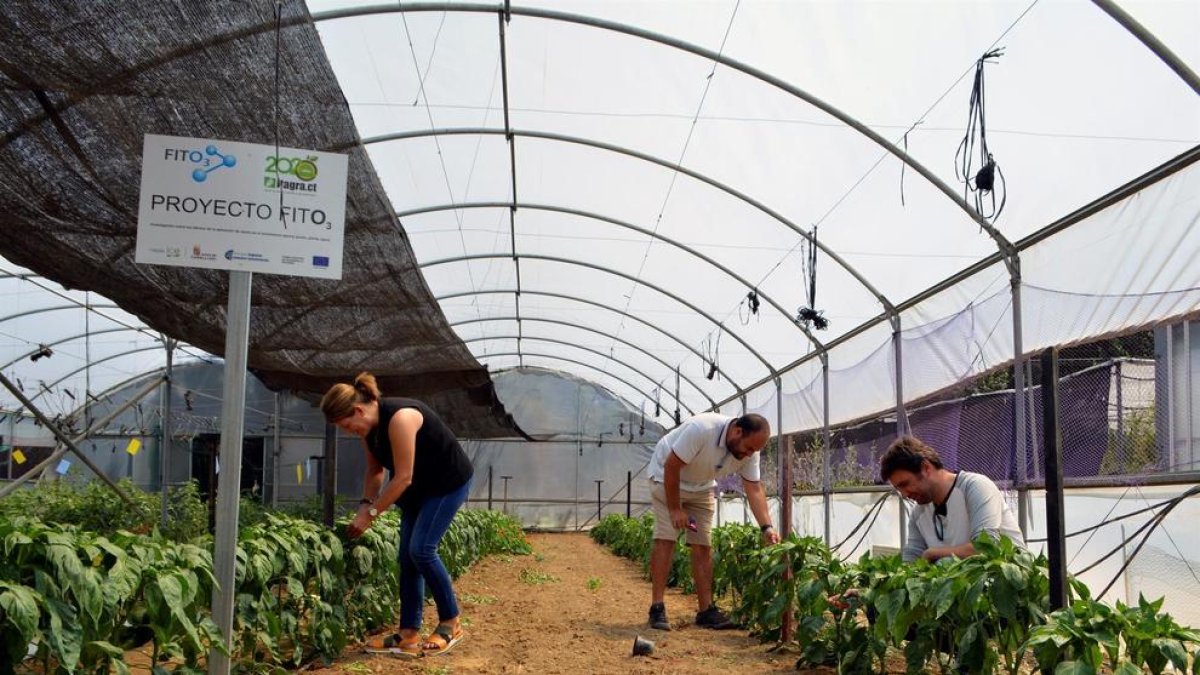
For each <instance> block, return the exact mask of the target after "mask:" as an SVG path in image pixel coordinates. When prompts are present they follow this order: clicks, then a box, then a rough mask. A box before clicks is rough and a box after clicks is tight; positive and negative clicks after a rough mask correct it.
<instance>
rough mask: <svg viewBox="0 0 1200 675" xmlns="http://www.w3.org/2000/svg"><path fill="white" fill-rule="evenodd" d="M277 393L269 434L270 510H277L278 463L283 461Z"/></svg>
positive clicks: (280, 417) (280, 419) (280, 418)
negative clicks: (271, 444) (270, 438)
mask: <svg viewBox="0 0 1200 675" xmlns="http://www.w3.org/2000/svg"><path fill="white" fill-rule="evenodd" d="M280 408H281V406H280V404H279V392H276V393H275V410H274V411H273V412H274V414H275V427H274V430H275V431H274V433H273V434H271V436H272V439H273V441H274V446H275V447H273V448H272V449H271V508H272V509H277V508H279V478H280V474H281V472H280V471H279V461H280V460H281V459H283V431H282V430H281V428H280V427H281V425H282V424H283V422H282V417H283V416H282V415H280V414H279V413H280Z"/></svg>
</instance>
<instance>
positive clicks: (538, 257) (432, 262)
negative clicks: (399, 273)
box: [417, 253, 778, 375]
mask: <svg viewBox="0 0 1200 675" xmlns="http://www.w3.org/2000/svg"><path fill="white" fill-rule="evenodd" d="M496 258H503V259H505V260H508V259H520V258H524V259H527V260H546V261H549V262H558V263H563V264H565V265H579V266H580V267H587V268H590V269H594V270H596V271H598V272H605V273H607V274H615V275H616V276H619V277H623V278H625V279H628V280H630V281H632V282H634V283H636V284H641V285H643V286H645V287H647V288H652V289H654V290H656V291H658V292H659V293H662V294H663V295H665V296H667V297H668V298H671V299H672V300H674V301H675V302H678V303H679V304H681V305H683V306H684V307H687V308H688V309H690V310H692V311H693V312H695V313H697V314H699V315H700V316H702V317H704V318H705V319H707V320H709V321H710V322H712V323H713V325H715V326H717V327H718V328H720V329H721V330H723V331H725V332H726V333H728V334H729V336H730V337H732V338H733V339H734V340H737V341H738V344H740V345H742V346H743V347H745V348H746V351H748V352H750V353H751V354H753V355H754V358H756V359H758V360H759V362H760V363H762V364H763V367H765V368H766V369H767V370H768V371H770V372H771V374H773V375H777V374H778V373H777V372H776V371H775V368H773V367H772V366H771V364H770V363H768V362H767V360H766V359H764V358H763V356H762V354H759V353H758V352H757V351H755V350H754V348H753V347H751V346H750V345H749V344H747V343H746V341H745V340H743V339H742V337H741V336H740V335H738V334H737V333H735V332H733V331H732V330H729V328H728V327H727V326H725V324H723V323H721V322H720V321H717V320H716V319H715V318H713V317H712V315H710V314H709V313H708V312H705V311H704V310H702V309H700V308H699V307H697V306H695V305H693V304H692V303H690V302H688V301H687V300H684V299H683V298H681V297H679V296H678V295H675V294H674V293H672V292H670V291H668V290H666V289H664V288H661V287H659V286H656V285H654V284H652V283H650V282H648V281H646V280H645V279H639V278H637V277H635V276H633V275H632V274H626V273H625V272H619V271H617V270H613V269H609V268H607V267H601V266H600V265H595V264H593V263H589V262H584V261H582V260H571V259H570V258H560V257H558V256H552V255H534V254H523V255H519V256H518V255H513V254H511V253H507V254H500V253H482V254H476V255H460V256H454V257H452V258H442V259H440V260H430V261H428V262H423V263H421V264H420V265H418V266H417V267H418V269H425V268H427V267H434V266H437V265H445V264H448V263H456V262H467V261H470V260H494V259H496Z"/></svg>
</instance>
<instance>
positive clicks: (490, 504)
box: [488, 464, 494, 511]
mask: <svg viewBox="0 0 1200 675" xmlns="http://www.w3.org/2000/svg"><path fill="white" fill-rule="evenodd" d="M493 468H494V467H493V466H492V465H491V464H488V511H491V510H492V482H493V480H492V479H493V478H494V476H493V475H492V473H493V472H492V469H493Z"/></svg>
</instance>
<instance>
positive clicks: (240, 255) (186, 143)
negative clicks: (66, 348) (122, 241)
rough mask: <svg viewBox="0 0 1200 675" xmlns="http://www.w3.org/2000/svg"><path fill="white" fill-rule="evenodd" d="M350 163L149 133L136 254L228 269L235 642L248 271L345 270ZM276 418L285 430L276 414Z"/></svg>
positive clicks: (226, 555)
mask: <svg viewBox="0 0 1200 675" xmlns="http://www.w3.org/2000/svg"><path fill="white" fill-rule="evenodd" d="M348 164H349V158H348V157H346V156H345V155H339V154H332V153H325V152H313V151H310V150H300V149H297V148H287V147H279V146H269V145H258V144H252V143H238V142H235V141H224V140H216V139H202V138H180V137H176V136H158V135H154V134H147V135H146V137H145V139H144V141H143V146H142V181H141V193H140V195H139V200H138V232H137V248H136V252H135V260H136V261H137V262H138V263H142V264H154V265H171V266H176V267H198V268H204V269H217V270H229V312H228V314H227V316H226V325H225V384H224V397H223V400H222V403H221V446H220V451H219V452H220V455H219V456H220V464H219V466H220V467H221V469H223V471H221V473H220V474H219V476H218V480H217V508H216V536H215V539H214V541H213V572H214V573H215V576H216V581H217V588H216V589H215V590H214V591H213V600H212V614H213V621H214V622H215V623H216V624H217V627H218V628H219V629H220V630H221V635H222V639H223V640H224V644H225V646H226V647H229V648H230V649H231V648H232V646H233V605H234V593H235V591H236V589H235V588H234V569H235V564H236V561H237V534H238V500H239V498H240V496H241V476H242V443H243V433H244V431H245V429H244V427H245V414H246V413H245V408H246V406H245V403H246V372H247V370H246V368H247V365H248V364H247V356H248V345H249V337H250V287H251V281H252V277H251V275H252V274H253V273H255V272H257V273H260V274H284V275H288V276H302V277H314V278H319V279H340V278H341V276H342V245H343V233H344V229H345V213H346V175H347V171H348ZM285 198H288V199H286V200H285ZM285 201H286V203H285ZM168 400H169V399H168ZM168 415H169V412H168V413H167V414H165V415H164V419H169V417H168ZM275 425H276V434H278V426H279V420H278V418H276V420H275ZM165 436H169V429H168V434H165ZM169 447H170V444H169V442H168V443H166V444H164V448H163V450H164V455H163V459H164V461H165V460H166V459H167V454H166V451H167V449H168V448H169ZM276 450H278V444H276ZM164 466H165V464H164ZM164 477H165V473H164ZM274 489H275V490H278V484H277V481H276V485H275V486H274ZM229 668H230V657H229V656H228V655H227V654H225V653H224V652H222V651H221V650H220V649H217V648H214V649H213V650H212V651H211V653H210V654H209V660H208V672H209V673H211V674H213V675H228V673H229Z"/></svg>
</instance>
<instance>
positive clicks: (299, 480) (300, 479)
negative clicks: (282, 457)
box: [296, 464, 304, 485]
mask: <svg viewBox="0 0 1200 675" xmlns="http://www.w3.org/2000/svg"><path fill="white" fill-rule="evenodd" d="M303 484H304V468H303V467H301V466H300V465H299V464H297V465H296V485H303Z"/></svg>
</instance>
